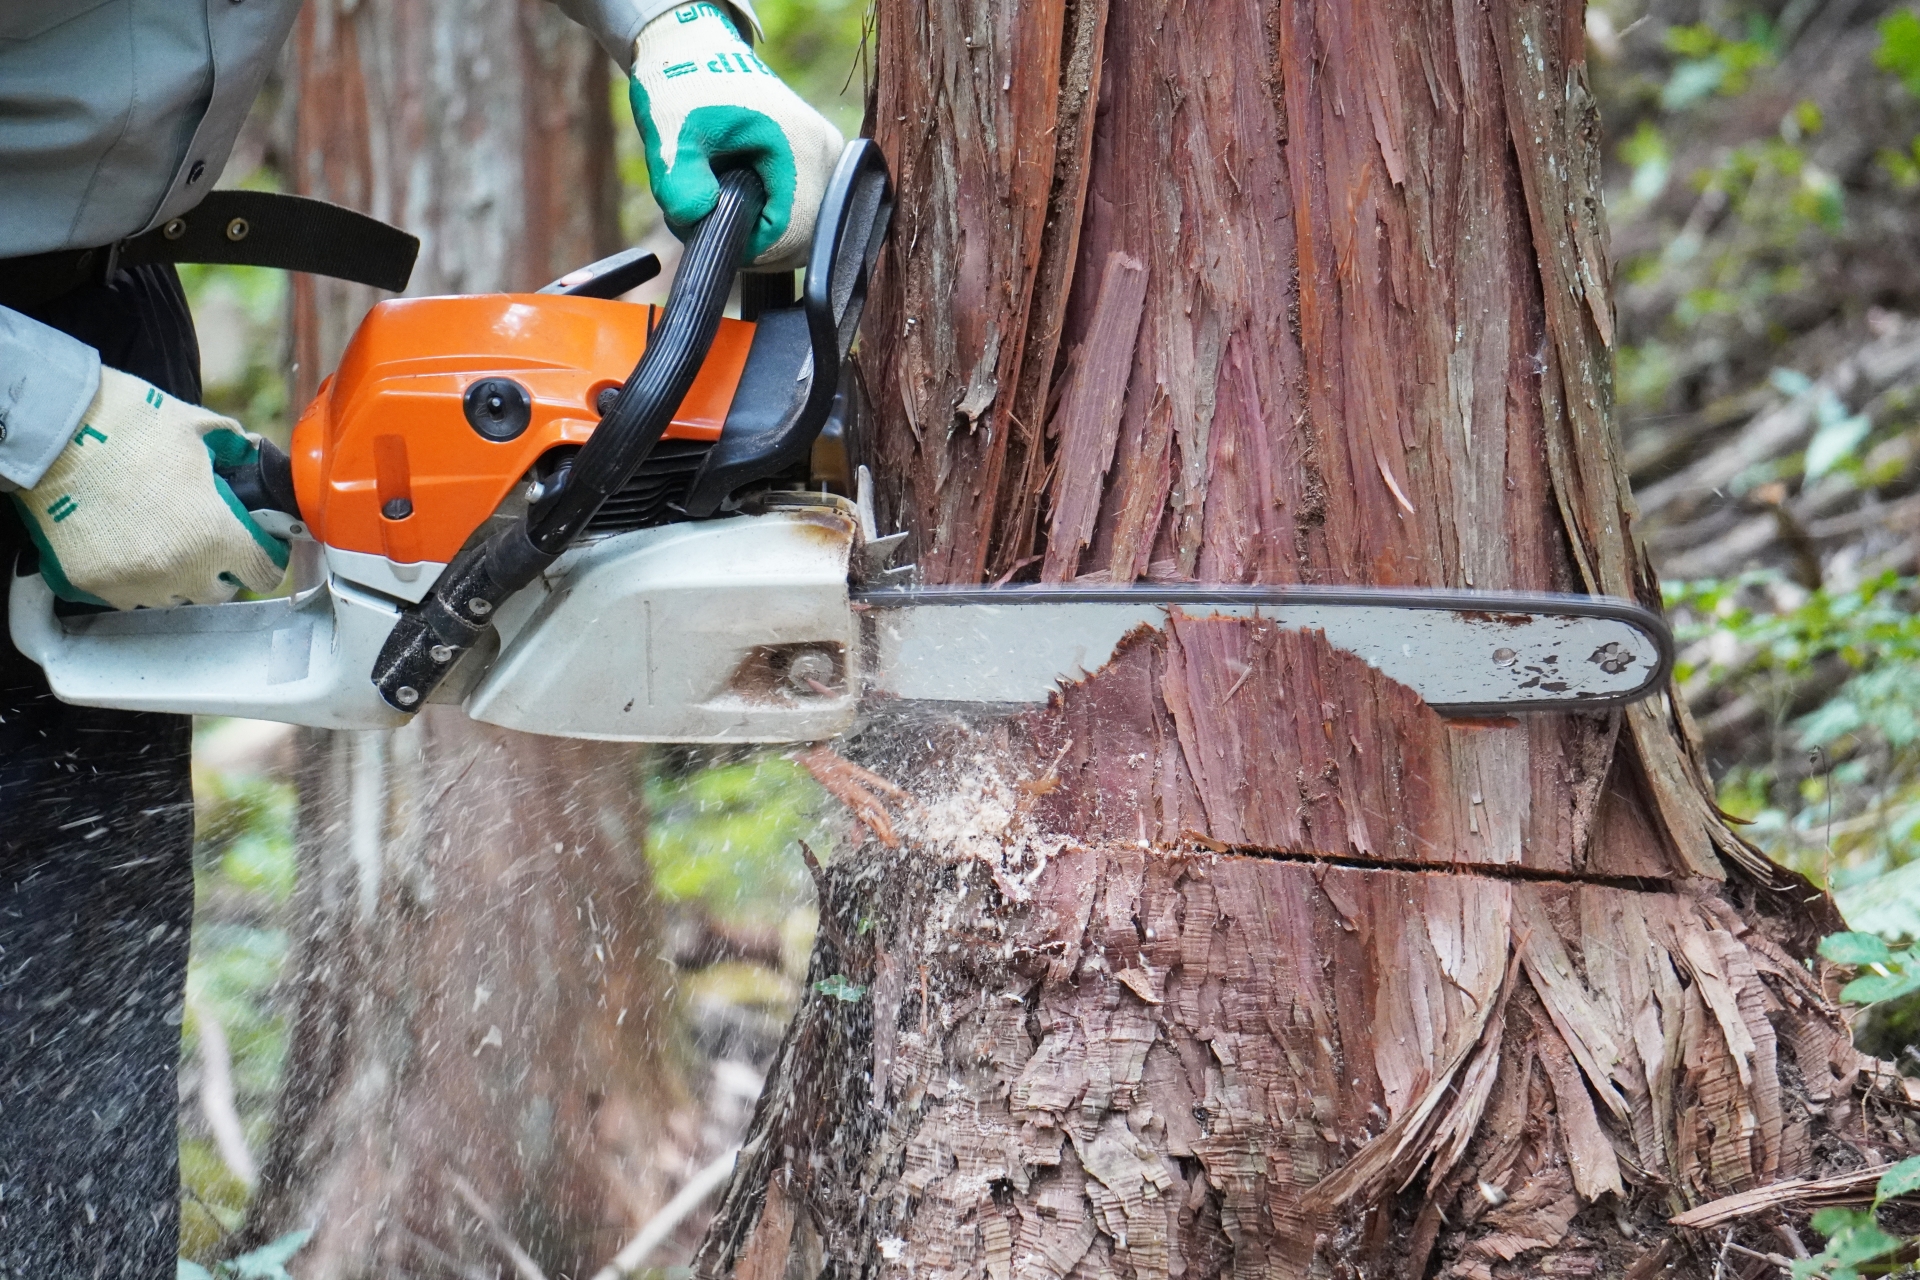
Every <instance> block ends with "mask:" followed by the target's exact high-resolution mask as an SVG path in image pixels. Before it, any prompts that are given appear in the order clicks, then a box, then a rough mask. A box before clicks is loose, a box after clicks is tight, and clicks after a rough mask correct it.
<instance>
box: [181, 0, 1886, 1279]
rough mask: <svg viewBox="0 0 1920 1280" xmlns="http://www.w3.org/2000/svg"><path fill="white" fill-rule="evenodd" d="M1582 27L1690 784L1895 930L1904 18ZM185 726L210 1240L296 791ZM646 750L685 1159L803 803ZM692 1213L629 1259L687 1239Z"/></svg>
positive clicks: (762, 1050)
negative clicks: (1695, 771)
mask: <svg viewBox="0 0 1920 1280" xmlns="http://www.w3.org/2000/svg"><path fill="white" fill-rule="evenodd" d="M826 7H827V8H828V9H830V10H831V11H832V12H831V16H830V20H828V21H825V22H813V23H805V22H801V21H800V20H799V18H798V16H796V15H798V13H799V10H798V7H797V6H793V5H779V4H775V5H772V6H767V5H764V4H763V12H769V13H770V14H771V18H770V21H769V27H770V29H771V30H772V33H773V36H774V39H775V42H776V44H775V53H776V56H775V59H774V60H775V61H776V62H783V61H784V63H785V64H786V65H784V66H783V69H785V70H788V71H790V72H794V73H795V74H798V75H799V76H800V77H801V79H802V80H803V81H804V82H805V83H806V84H807V85H808V86H810V87H811V88H813V89H814V91H815V92H816V95H818V94H831V92H832V91H833V89H834V88H835V87H837V86H839V85H840V83H841V82H842V81H843V80H845V79H846V78H847V69H848V68H849V67H850V66H854V65H855V62H856V59H857V57H858V53H857V52H856V50H857V44H858V39H859V34H860V30H861V9H860V6H857V5H855V4H851V3H838V4H833V5H829V6H826ZM789 10H792V11H793V12H789ZM823 32H825V33H827V34H826V35H823V34H822V33H823ZM1588 48H1589V57H1590V65H1591V75H1592V80H1593V85H1594V88H1595V90H1596V92H1597V93H1598V95H1599V97H1600V99H1601V102H1602V104H1603V110H1604V115H1605V119H1606V123H1607V126H1608V130H1609V134H1610V138H1611V142H1610V143H1609V148H1610V151H1609V158H1610V165H1611V168H1610V171H1609V180H1608V190H1607V201H1608V211H1609V217H1610V220H1611V226H1612V236H1613V241H1612V246H1613V256H1614V262H1615V269H1616V281H1617V294H1616V297H1617V303H1618V310H1619V320H1618V348H1617V350H1618V365H1619V373H1618V383H1617V391H1618V397H1619V405H1620V421H1621V427H1622V432H1623V435H1624V438H1625V442H1626V447H1627V451H1628V458H1629V463H1630V467H1631V471H1632V476H1633V482H1634V488H1635V492H1636V494H1637V496H1638V499H1639V503H1640V507H1641V512H1642V517H1641V531H1642V534H1643V536H1644V537H1645V539H1646V541H1647V544H1648V548H1649V550H1650V552H1651V554H1652V556H1653V559H1654V562H1655V564H1656V565H1657V566H1658V568H1659V570H1660V573H1661V576H1662V578H1663V580H1664V581H1665V583H1666V589H1667V597H1668V603H1669V607H1670V609H1671V612H1672V615H1673V618H1674V621H1675V623H1676V628H1677V630H1678V633H1679V635H1680V637H1681V642H1682V657H1681V663H1680V668H1679V679H1680V682H1681V687H1682V689H1683V691H1684V693H1685V696H1686V701H1687V703H1688V705H1689V707H1690V708H1691V711H1692V714H1693V716H1694V718H1695V721H1696V722H1697V725H1698V728H1699V732H1700V735H1701V737H1702V739H1703V741H1704V743H1705V746H1706V751H1707V756H1708V759H1709V761H1710V764H1711V766H1712V769H1713V771H1714V776H1715V779H1716V781H1717V782H1718V784H1719V787H1720V802H1721V804H1722V806H1723V808H1724V809H1725V810H1726V811H1727V812H1728V813H1729V814H1730V815H1731V816H1732V817H1734V818H1735V819H1737V820H1739V821H1741V822H1743V823H1745V824H1746V825H1745V826H1744V828H1743V830H1744V832H1745V834H1746V835H1747V836H1748V838H1749V839H1751V840H1752V841H1753V842H1754V843H1756V844H1757V845H1759V846H1760V847H1762V848H1763V849H1765V850H1766V851H1767V852H1768V853H1769V854H1771V855H1772V856H1773V857H1775V858H1776V859H1778V860H1780V861H1781V862H1784V863H1786V864H1788V865H1790V866H1792V867H1794V868H1796V869H1798V870H1800V871H1802V872H1804V873H1806V874H1807V875H1808V876H1810V877H1811V878H1813V879H1814V880H1815V881H1816V882H1819V883H1824V884H1827V885H1829V886H1831V887H1832V888H1833V889H1834V891H1835V892H1836V894H1837V895H1838V898H1839V901H1840V903H1841V906H1842V908H1843V910H1844V912H1845V913H1846V915H1847V917H1848V920H1849V922H1850V923H1851V924H1852V926H1853V927H1854V928H1856V929H1861V930H1865V931H1869V932H1874V933H1879V934H1882V935H1885V936H1886V937H1888V938H1890V939H1900V938H1912V937H1915V936H1917V935H1920V619H1916V617H1915V608H1916V606H1920V17H1916V16H1915V14H1914V13H1913V12H1912V11H1910V10H1908V9H1905V8H1901V7H1898V6H1894V5H1887V4H1882V3H1875V2H1874V0H1786V3H1784V4H1781V3H1772V2H1771V0H1769V3H1765V4H1761V5H1753V6H1749V5H1741V4H1737V3H1733V2H1731V0H1654V3H1652V4H1651V5H1648V4H1647V3H1645V0H1596V2H1595V4H1594V6H1593V7H1592V9H1591V10H1590V12H1589V16H1588ZM782 49H784V50H786V56H785V58H784V59H783V58H782V57H780V56H777V55H778V54H779V52H780V50H782ZM853 75H854V79H853V80H852V81H851V84H852V88H851V89H850V90H848V93H849V94H850V95H857V94H858V91H859V90H858V79H857V76H858V70H857V67H855V70H854V73H853ZM852 100H856V101H857V98H855V99H852ZM622 136H625V135H624V133H623V134H622ZM241 162H242V163H243V164H244V163H247V162H248V156H247V155H246V154H245V153H244V148H243V155H242V157H241ZM251 162H252V163H255V164H258V163H261V161H260V156H259V155H257V154H256V155H254V156H252V157H251ZM626 167H627V168H629V169H633V170H634V172H631V173H628V174H627V175H626V177H627V182H628V186H629V187H630V188H631V189H633V191H635V192H638V191H640V190H643V189H644V173H642V172H640V171H638V169H637V166H636V165H633V164H630V165H627V166H626ZM266 180H268V181H270V178H268V179H266ZM636 199H643V197H638V196H636ZM630 203H631V202H630ZM645 216H646V215H645V214H644V212H643V213H641V214H637V215H635V217H636V218H644V217H645ZM639 230H640V228H639V227H638V224H637V223H636V235H637V234H638V232H639ZM190 284H191V285H192V286H193V287H194V290H195V294H196V303H197V309H198V310H199V311H200V313H201V318H202V324H203V329H204V330H206V337H207V346H208V348H209V370H208V373H209V383H210V385H211V386H212V388H213V391H214V398H213V402H214V403H215V404H216V405H217V407H220V408H223V409H225V410H227V411H229V412H235V413H238V414H240V415H241V416H243V417H245V418H246V419H247V420H248V421H249V424H250V425H255V426H258V427H263V428H265V429H267V430H269V432H270V433H271V431H272V429H273V427H272V424H273V421H274V420H275V419H280V420H282V421H284V418H285V415H286V406H285V396H284V392H283V390H281V388H282V386H283V380H282V379H281V376H280V374H279V373H278V372H277V370H278V367H279V364H280V363H282V362H283V361H282V356H281V352H282V351H283V349H284V347H283V340H282V338H281V336H280V334H281V322H280V320H279V319H278V316H279V313H280V310H281V309H282V302H281V301H280V298H279V290H278V288H277V287H276V286H275V285H273V284H272V283H271V282H270V281H269V280H266V279H263V277H261V276H259V275H255V274H252V273H248V272H245V271H240V270H233V269H195V273H194V274H193V275H192V276H191V279H190ZM223 397H224V399H223ZM199 741H200V744H201V751H200V754H199V759H198V763H197V766H196V773H195V780H196V794H197V797H198V803H199V809H200V835H199V844H198V849H197V851H196V868H197V874H198V877H199V893H198V916H197V920H196V927H195V939H194V960H193V970H192V976H191V978H190V981H189V1002H188V1011H187V1018H186V1024H185V1041H184V1059H183V1063H184V1071H183V1076H182V1084H181V1121H182V1129H181V1132H182V1162H183V1170H184V1173H185V1182H186V1192H185V1195H186V1213H185V1224H186V1237H185V1240H184V1242H183V1244H184V1251H185V1252H186V1253H187V1254H188V1255H189V1256H193V1257H201V1258H211V1257H213V1256H216V1254H217V1252H218V1250H219V1247H220V1242H221V1240H222V1238H223V1236H224V1235H225V1234H226V1232H228V1231H230V1230H231V1229H233V1227H234V1226H235V1225H237V1223H238V1222H239V1220H240V1218H241V1216H242V1214H243V1213H244V1209H245V1205H246V1201H247V1197H248V1183H249V1180H250V1178H251V1177H252V1173H253V1170H252V1166H251V1161H252V1158H253V1155H252V1154H251V1153H257V1152H259V1151H261V1150H263V1149H264V1146H265V1137H266V1126H267V1125H268V1124H269V1117H270V1115H271V1111H272V1100H273V1096H274V1092H275V1089H276V1088H277V1084H278V1078H279V1074H280V1068H281V1062H282V1058H283V1055H284V1050H285V1009H286V1007H287V1005H288V1001H287V1000H286V993H285V992H284V991H282V990H280V989H279V987H278V986H277V985H276V982H277V979H278V976H279V974H280V972H281V966H282V963H283V961H284V959H285V948H286V938H287V927H286V926H287V921H286V918H285V916H286V911H287V904H288V900H289V893H290V890H291V882H292V875H293V843H292V822H293V814H294V802H293V794H292V784H291V782H290V781H289V779H290V776H291V764H292V761H291V758H290V756H291V750H292V747H291V738H290V737H289V736H288V735H286V734H284V733H280V732H279V731H277V730H275V729H272V728H270V727H267V726H260V725H254V724H250V723H247V722H225V723H221V722H209V723H208V724H205V725H203V726H202V732H201V737H200V739H199ZM648 769H649V778H648V783H647V785H648V787H649V792H650V798H651V799H652V801H653V803H654V825H653V829H652V831H651V833H650V835H649V853H650V855H651V862H652V865H653V869H654V875H655V879H656V885H657V889H658V891H659V892H660V894H661V895H662V896H663V897H664V898H665V899H666V900H667V901H668V902H669V903H670V904H671V905H672V912H673V921H674V924H673V936H672V938H671V940H670V946H671V949H672V952H673V954H674V956H675V959H676V961H677V963H678V964H679V965H680V971H681V972H680V979H679V981H678V984H677V987H676V991H675V994H674V999H675V1001H676V1009H677V1011H678V1013H677V1016H678V1021H679V1026H680V1029H681V1031H680V1037H679V1047H680V1050H681V1052H682V1053H683V1054H684V1056H685V1060H686V1063H687V1072H688V1074H687V1078H688V1079H689V1080H691V1081H694V1082H695V1090H694V1097H695V1103H694V1105H693V1109H692V1110H690V1111H689V1112H688V1113H687V1114H686V1115H684V1116H682V1117H679V1118H678V1119H677V1120H676V1122H675V1123H673V1124H671V1125H669V1126H668V1130H667V1132H666V1133H665V1134H663V1135H662V1139H661V1140H662V1141H663V1142H667V1143H671V1144H674V1146H675V1149H676V1151H677V1152H679V1153H680V1155H681V1157H682V1163H684V1166H685V1168H686V1171H687V1177H688V1178H692V1177H693V1176H695V1174H696V1173H697V1172H698V1171H699V1170H701V1169H702V1168H704V1167H707V1166H709V1165H711V1164H712V1162H713V1161H714V1160H715V1159H716V1158H719V1157H721V1156H723V1155H724V1153H725V1152H726V1151H727V1150H728V1149H729V1148H730V1147H731V1145H732V1144H734V1143H735V1142H737V1141H738V1139H739V1136H740V1134H741V1133H742V1132H743V1131H744V1129H745V1126H746V1122H747V1118H748V1113H749V1110H750V1109H751V1107H752V1104H753V1099H754V1097H755V1096H756V1095H757V1093H758V1090H759V1087H760V1081H761V1078H762V1075H763V1074H764V1072H765V1070H766V1068H767V1065H768V1062H769V1060H770V1058H771V1056H772V1054H773V1052H774V1050H775V1049H776V1047H777V1045H778V1043H779V1038H780V1035H781V1031H782V1028H783V1027H784V1024H785V1022H786V1019H787V1016H788V1013H789V1012H790V1010H791V1009H792V1007H793V1006H794V1004H795V1002H796V1000H797V998H798V996H799V994H800V983H801V981H802V980H803V977H804V974H805V964H806V956H807V951H808V946H809V941H810V938H811V931H812V928H813V915H812V910H811V894H812V886H811V884H810V882H809V880H808V877H807V874H806V871H805V868H804V866H803V864H802V863H801V861H800V858H799V855H798V851H797V843H796V842H797V841H798V840H800V839H803V838H804V839H807V840H809V841H810V842H815V846H816V847H821V846H820V843H819V842H821V841H825V842H827V843H829V844H830V843H831V840H832V838H833V833H832V832H830V831H826V830H823V829H822V828H821V823H822V821H823V817H822V815H823V814H826V813H828V812H829V809H828V808H827V806H825V805H824V804H823V797H822V795H821V793H820V792H819V790H818V789H817V787H815V785H814V784H813V782H812V781H811V780H810V779H809V778H808V777H807V776H806V774H805V772H804V771H803V770H802V769H801V768H800V767H799V766H798V765H796V764H794V763H792V762H791V761H788V760H785V759H783V758H780V757H778V756H757V757H741V756H733V757H711V756H707V757H702V756H689V755H684V754H678V755H675V754H666V753H662V754H660V755H657V756H655V757H653V758H652V759H651V761H650V762H649V764H648ZM1915 1000H1920V997H1913V998H1911V999H1910V1000H1909V1001H1907V1002H1904V1003H1903V1002H1899V1001H1896V1002H1893V1003H1891V1004H1889V1005H1883V1006H1879V1007H1877V1008H1876V1009H1875V1010H1874V1012H1873V1013H1872V1014H1871V1015H1870V1016H1868V1017H1867V1018H1865V1019H1863V1021H1862V1024H1861V1026H1860V1028H1859V1035H1860V1040H1861V1044H1862V1047H1863V1048H1867V1049H1869V1050H1871V1051H1872V1052H1874V1053H1876V1054H1879V1055H1880V1056H1883V1057H1887V1058H1892V1059H1895V1060H1898V1061H1900V1062H1901V1064H1902V1066H1903V1069H1905V1070H1907V1071H1908V1072H1910V1073H1913V1074H1920V1004H1915V1003H1913V1001H1915ZM704 1214H705V1210H702V1211H701V1212H697V1213H695V1214H693V1215H692V1216H690V1217H688V1218H686V1219H685V1220H684V1221H683V1222H681V1223H680V1225H679V1227H678V1228H677V1230H675V1231H674V1232H673V1233H672V1235H671V1238H670V1239H669V1240H668V1242H667V1243H666V1244H665V1245H664V1246H663V1247H662V1248H661V1249H659V1250H658V1251H657V1252H656V1253H655V1255H654V1256H653V1257H652V1258H651V1259H650V1263H651V1264H652V1265H653V1266H655V1267H669V1268H671V1267H674V1266H677V1265H678V1264H682V1263H684V1261H685V1260H686V1259H687V1258H688V1256H689V1255H690V1253H691V1250H692V1248H693V1246H694V1244H695V1243H696V1242H697V1241H698V1239H699V1236H700V1232H701V1229H702V1227H703V1225H704Z"/></svg>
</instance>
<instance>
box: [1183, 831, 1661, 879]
mask: <svg viewBox="0 0 1920 1280" xmlns="http://www.w3.org/2000/svg"><path fill="white" fill-rule="evenodd" d="M1187 839H1188V840H1190V841H1191V842H1192V844H1193V845H1195V846H1198V847H1199V848H1203V849H1205V850H1207V851H1208V852H1210V853H1224V854H1231V855H1232V856H1234V857H1236V858H1258V859H1260V860H1262V861H1265V862H1297V863H1301V864H1303V865H1307V866H1324V867H1328V868H1333V867H1339V868H1342V869H1344V870H1352V871H1408V872H1429V873H1437V874H1440V875H1452V876H1478V877H1480V878H1482V879H1488V880H1517V881H1523V882H1527V883H1533V884H1576V885H1595V886H1598V887H1599V888H1603V889H1631V890H1634V891H1635V892H1638V893H1677V892H1679V890H1680V884H1679V882H1678V881H1675V880H1669V879H1667V878H1666V877H1664V876H1622V875H1604V874H1601V873H1598V872H1585V871H1557V870H1555V869H1553V868H1551V867H1528V866H1521V865H1518V864H1515V863H1500V862H1421V861H1419V860H1418V859H1413V858H1367V857H1357V856H1342V855H1340V854H1330V853H1302V852H1300V851H1299V850H1297V849H1264V848H1261V847H1259V846H1257V845H1244V844H1227V843H1225V842H1223V841H1219V840H1210V839H1207V838H1205V837H1202V836H1197V835H1194V834H1192V833H1188V835H1187ZM1161 847H1163V848H1171V847H1169V846H1161ZM1175 847H1177V846H1175Z"/></svg>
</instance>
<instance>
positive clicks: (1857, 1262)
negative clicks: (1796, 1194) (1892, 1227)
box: [1793, 1156, 1920, 1280]
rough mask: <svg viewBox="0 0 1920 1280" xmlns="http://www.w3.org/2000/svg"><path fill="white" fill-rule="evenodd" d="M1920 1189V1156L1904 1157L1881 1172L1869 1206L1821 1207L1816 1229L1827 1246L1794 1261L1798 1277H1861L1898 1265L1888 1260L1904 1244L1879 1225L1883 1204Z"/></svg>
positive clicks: (1797, 1279) (1846, 1279) (1826, 1279)
mask: <svg viewBox="0 0 1920 1280" xmlns="http://www.w3.org/2000/svg"><path fill="white" fill-rule="evenodd" d="M1916 1190H1920V1156H1916V1157H1913V1158H1912V1159H1908V1160H1902V1161H1901V1162H1900V1163H1899V1164H1896V1165H1894V1166H1893V1167H1892V1168H1891V1169H1889V1170H1887V1171H1886V1172H1885V1173H1883V1174H1881V1175H1880V1181H1879V1183H1878V1185H1877V1186H1876V1187H1875V1188H1874V1193H1873V1205H1872V1206H1871V1207H1870V1208H1866V1209H1821V1210H1818V1211H1817V1212H1815V1213H1814V1215H1813V1229H1814V1230H1815V1231H1818V1232H1819V1233H1820V1234H1821V1235H1823V1236H1825V1237H1827V1245H1826V1248H1824V1249H1822V1250H1821V1251H1820V1252H1819V1253H1816V1254H1815V1255H1813V1256H1812V1257H1811V1258H1802V1259H1800V1260H1799V1261H1797V1262H1795V1263H1794V1264H1793V1274H1794V1277H1795V1280H1811V1278H1812V1277H1823V1278H1824V1280H1860V1277H1861V1276H1863V1275H1864V1274H1866V1271H1865V1270H1863V1268H1866V1267H1867V1264H1869V1263H1875V1264H1877V1265H1874V1266H1873V1267H1871V1268H1870V1270H1871V1272H1872V1274H1874V1275H1885V1274H1887V1273H1888V1272H1890V1271H1892V1270H1895V1269H1896V1268H1895V1267H1894V1266H1893V1265H1892V1264H1891V1263H1890V1262H1888V1261H1886V1259H1887V1256H1888V1255H1889V1254H1892V1253H1895V1252H1897V1251H1898V1250H1899V1249H1900V1248H1901V1247H1902V1246H1903V1245H1904V1244H1905V1243H1907V1242H1905V1241H1903V1240H1901V1239H1900V1238H1899V1237H1898V1236H1893V1235H1889V1234H1888V1233H1887V1232H1886V1231H1885V1230H1883V1229H1882V1228H1881V1226H1880V1221H1879V1217H1878V1215H1879V1211H1880V1206H1882V1205H1883V1204H1885V1203H1886V1202H1887V1201H1889V1200H1891V1199H1893V1198H1894V1197H1895V1196H1904V1195H1910V1194H1912V1193H1913V1192H1914V1191H1916Z"/></svg>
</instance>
